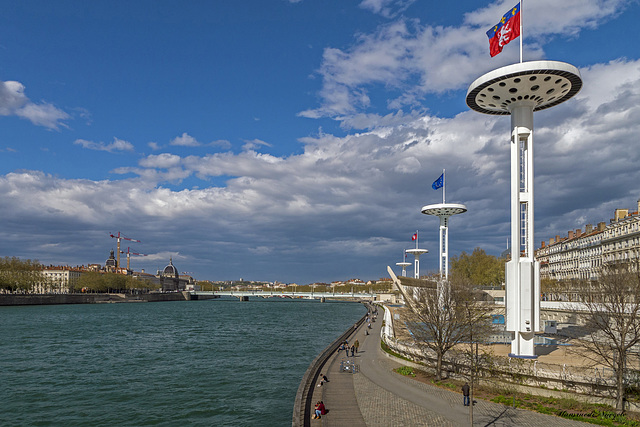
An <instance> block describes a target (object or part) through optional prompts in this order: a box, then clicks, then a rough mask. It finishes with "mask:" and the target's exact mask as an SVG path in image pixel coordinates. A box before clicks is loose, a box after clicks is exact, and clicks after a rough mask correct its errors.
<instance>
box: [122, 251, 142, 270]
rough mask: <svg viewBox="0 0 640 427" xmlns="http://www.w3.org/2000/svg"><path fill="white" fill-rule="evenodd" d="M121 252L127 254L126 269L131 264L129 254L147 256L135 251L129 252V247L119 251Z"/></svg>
mask: <svg viewBox="0 0 640 427" xmlns="http://www.w3.org/2000/svg"><path fill="white" fill-rule="evenodd" d="M120 253H123V254H127V270H129V267H130V266H131V255H140V256H147V254H139V253H137V252H131V248H129V247H127V252H124V251H122V252H120Z"/></svg>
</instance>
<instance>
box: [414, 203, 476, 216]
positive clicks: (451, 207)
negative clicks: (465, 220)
mask: <svg viewBox="0 0 640 427" xmlns="http://www.w3.org/2000/svg"><path fill="white" fill-rule="evenodd" d="M466 211H467V207H466V206H465V205H460V204H457V203H438V204H436V205H427V206H423V207H422V213H423V214H425V215H435V216H451V215H457V214H461V213H465V212H466Z"/></svg>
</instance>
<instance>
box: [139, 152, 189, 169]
mask: <svg viewBox="0 0 640 427" xmlns="http://www.w3.org/2000/svg"><path fill="white" fill-rule="evenodd" d="M180 160H181V159H180V156H177V155H175V154H169V153H162V154H158V155H150V156H147V157H146V158H144V159H142V160H140V162H139V163H140V166H142V167H145V168H162V169H169V168H173V167H176V166H179V165H180Z"/></svg>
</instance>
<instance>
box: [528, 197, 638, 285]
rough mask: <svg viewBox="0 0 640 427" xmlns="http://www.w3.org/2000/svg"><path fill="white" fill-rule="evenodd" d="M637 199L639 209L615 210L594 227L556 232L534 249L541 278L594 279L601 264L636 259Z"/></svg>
mask: <svg viewBox="0 0 640 427" xmlns="http://www.w3.org/2000/svg"><path fill="white" fill-rule="evenodd" d="M638 212H640V200H639V201H638V210H637V211H635V212H629V209H616V210H615V212H614V217H613V218H612V219H611V220H610V221H609V224H607V223H606V222H600V223H598V225H597V226H596V227H595V228H594V227H593V226H592V225H591V224H587V226H586V227H585V229H584V231H583V230H582V229H577V230H570V231H569V232H568V233H567V236H566V237H564V236H563V237H560V236H559V235H556V236H555V237H554V238H551V239H549V243H548V244H547V243H546V242H545V241H543V242H542V244H541V247H540V248H539V249H537V250H536V258H537V260H538V261H539V262H540V278H541V279H544V278H548V279H553V280H596V279H598V277H599V275H600V270H601V268H602V266H603V265H605V264H607V263H614V262H625V261H630V260H633V259H635V257H636V253H637V252H638V251H640V215H639V214H638Z"/></svg>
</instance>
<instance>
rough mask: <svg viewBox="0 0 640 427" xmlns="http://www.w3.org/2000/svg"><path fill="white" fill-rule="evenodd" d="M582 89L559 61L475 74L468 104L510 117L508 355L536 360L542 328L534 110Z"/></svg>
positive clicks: (576, 73) (571, 71) (568, 67)
mask: <svg viewBox="0 0 640 427" xmlns="http://www.w3.org/2000/svg"><path fill="white" fill-rule="evenodd" d="M581 88H582V78H581V77H580V72H579V71H578V69H577V68H576V67H574V66H573V65H570V64H567V63H564V62H557V61H531V62H520V63H517V64H513V65H508V66H506V67H502V68H498V69H496V70H493V71H490V72H489V73H487V74H485V75H483V76H481V77H479V78H478V79H476V81H474V82H473V83H471V86H469V90H468V91H467V105H468V106H469V108H471V109H472V110H475V111H478V112H480V113H484V114H493V115H511V144H510V146H511V242H512V245H511V261H509V262H508V263H507V266H506V282H507V283H506V294H507V298H506V314H507V319H506V327H507V331H512V332H513V333H514V337H513V340H512V341H511V353H510V354H509V355H510V356H512V357H521V358H535V357H536V355H535V349H534V342H533V339H534V336H535V333H536V332H538V331H540V329H541V325H540V264H539V263H538V262H537V261H536V260H535V258H534V234H533V112H534V111H539V110H544V109H546V108H550V107H553V106H554V105H558V104H560V103H562V102H564V101H566V100H568V99H569V98H571V97H573V96H574V95H575V94H576V93H578V91H579V90H580V89H581Z"/></svg>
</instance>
